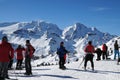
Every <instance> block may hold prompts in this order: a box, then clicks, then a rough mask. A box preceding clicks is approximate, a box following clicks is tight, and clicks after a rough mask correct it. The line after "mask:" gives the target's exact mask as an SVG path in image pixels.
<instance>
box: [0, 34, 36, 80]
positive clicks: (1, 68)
mask: <svg viewBox="0 0 120 80" xmlns="http://www.w3.org/2000/svg"><path fill="white" fill-rule="evenodd" d="M34 52H35V49H34V47H33V46H32V45H31V43H30V41H29V40H26V48H23V47H22V46H21V45H18V48H17V49H16V50H14V48H13V47H12V45H11V44H10V43H9V42H8V38H7V37H6V36H4V37H3V38H2V42H1V43H0V80H5V79H6V78H7V79H9V76H8V69H10V68H11V66H12V62H13V58H14V53H16V55H17V56H16V57H17V64H16V69H22V61H23V58H24V57H23V53H24V54H25V69H26V72H25V75H31V74H32V68H31V58H32V56H33V53H34Z"/></svg>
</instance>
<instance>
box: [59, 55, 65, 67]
mask: <svg viewBox="0 0 120 80" xmlns="http://www.w3.org/2000/svg"><path fill="white" fill-rule="evenodd" d="M59 59H60V60H59V67H60V68H63V67H64V64H65V59H64V57H60V58H59Z"/></svg>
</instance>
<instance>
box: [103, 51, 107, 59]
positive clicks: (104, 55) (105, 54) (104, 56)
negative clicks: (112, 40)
mask: <svg viewBox="0 0 120 80" xmlns="http://www.w3.org/2000/svg"><path fill="white" fill-rule="evenodd" d="M107 57H108V55H107V52H106V51H104V52H103V53H102V59H103V60H104V59H105V58H106V59H107Z"/></svg>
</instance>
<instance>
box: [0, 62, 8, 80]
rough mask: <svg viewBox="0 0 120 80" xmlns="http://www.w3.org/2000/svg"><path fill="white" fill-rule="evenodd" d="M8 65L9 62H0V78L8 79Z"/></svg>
mask: <svg viewBox="0 0 120 80" xmlns="http://www.w3.org/2000/svg"><path fill="white" fill-rule="evenodd" d="M8 64H9V62H0V77H2V78H6V77H8Z"/></svg>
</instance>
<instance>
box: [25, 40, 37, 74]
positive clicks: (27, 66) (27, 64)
mask: <svg viewBox="0 0 120 80" xmlns="http://www.w3.org/2000/svg"><path fill="white" fill-rule="evenodd" d="M34 52H35V49H34V47H33V46H32V45H31V43H30V41H29V40H26V50H25V69H26V72H25V75H32V67H31V58H32V56H33V53H34Z"/></svg>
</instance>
